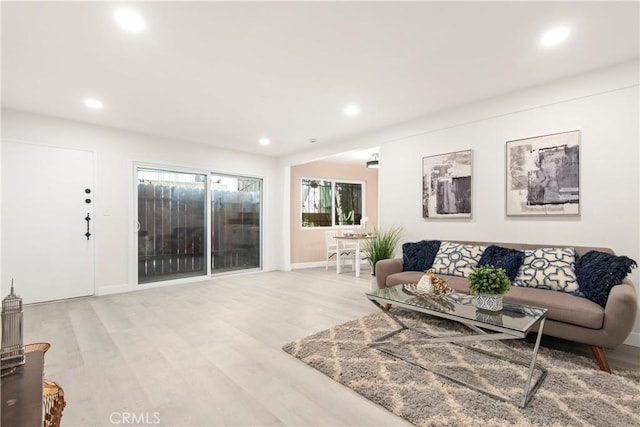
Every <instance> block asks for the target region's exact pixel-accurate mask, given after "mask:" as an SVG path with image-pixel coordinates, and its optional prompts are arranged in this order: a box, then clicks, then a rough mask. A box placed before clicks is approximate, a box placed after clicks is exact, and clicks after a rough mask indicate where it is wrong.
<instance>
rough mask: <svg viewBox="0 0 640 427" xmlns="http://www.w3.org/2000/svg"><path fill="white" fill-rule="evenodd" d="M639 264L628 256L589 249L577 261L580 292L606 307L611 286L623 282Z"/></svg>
mask: <svg viewBox="0 0 640 427" xmlns="http://www.w3.org/2000/svg"><path fill="white" fill-rule="evenodd" d="M637 266H638V265H637V264H636V262H635V261H634V260H632V259H631V258H629V257H626V256H616V255H612V254H608V253H605V252H599V251H589V252H587V253H586V254H584V255H583V256H581V257H580V258H578V261H577V262H576V276H577V277H578V286H579V287H580V289H579V290H578V292H579V293H581V294H583V295H584V296H585V297H587V298H588V299H590V300H591V301H593V302H595V303H598V304H600V305H601V306H602V307H604V306H606V305H607V300H608V299H609V292H610V291H611V288H613V287H614V286H615V285H617V284H619V283H620V282H622V281H623V280H624V278H625V277H627V275H628V274H629V273H631V269H632V268H635V267H637Z"/></svg>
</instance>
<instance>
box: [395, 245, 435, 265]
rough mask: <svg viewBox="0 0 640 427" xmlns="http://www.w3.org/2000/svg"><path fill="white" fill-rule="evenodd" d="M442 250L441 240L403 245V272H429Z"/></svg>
mask: <svg viewBox="0 0 640 427" xmlns="http://www.w3.org/2000/svg"><path fill="white" fill-rule="evenodd" d="M439 248H440V241H439V240H429V241H426V240H422V241H420V242H415V243H405V244H403V245H402V271H427V270H428V269H430V268H431V266H432V265H433V260H434V259H435V257H436V254H437V253H438V249H439Z"/></svg>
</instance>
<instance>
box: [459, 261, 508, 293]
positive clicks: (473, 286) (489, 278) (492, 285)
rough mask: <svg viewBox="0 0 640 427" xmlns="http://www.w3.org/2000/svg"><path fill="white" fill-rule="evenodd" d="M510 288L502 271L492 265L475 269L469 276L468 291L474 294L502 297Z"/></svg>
mask: <svg viewBox="0 0 640 427" xmlns="http://www.w3.org/2000/svg"><path fill="white" fill-rule="evenodd" d="M510 287H511V281H510V280H509V278H508V277H507V274H506V273H505V271H504V269H502V268H496V267H494V266H492V265H487V266H484V267H476V268H474V269H473V273H471V274H470V275H469V289H470V290H471V292H474V293H476V294H489V295H502V294H504V293H506V292H507V291H508V290H509V288H510Z"/></svg>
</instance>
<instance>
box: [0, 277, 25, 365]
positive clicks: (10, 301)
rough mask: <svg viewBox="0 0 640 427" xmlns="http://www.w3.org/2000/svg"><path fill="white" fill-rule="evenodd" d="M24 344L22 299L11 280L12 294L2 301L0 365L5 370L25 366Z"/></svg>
mask: <svg viewBox="0 0 640 427" xmlns="http://www.w3.org/2000/svg"><path fill="white" fill-rule="evenodd" d="M22 343H23V341H22V298H20V297H19V296H18V295H16V294H15V293H14V291H13V279H11V293H10V294H9V295H7V297H6V298H5V299H3V300H2V346H1V347H0V365H1V366H2V369H3V370H5V369H9V368H14V367H16V366H20V365H23V364H24V346H23V344H22Z"/></svg>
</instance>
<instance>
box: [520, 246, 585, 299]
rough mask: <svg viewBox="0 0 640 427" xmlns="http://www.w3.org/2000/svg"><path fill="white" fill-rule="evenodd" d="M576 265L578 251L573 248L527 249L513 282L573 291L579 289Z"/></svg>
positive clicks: (524, 285) (532, 286)
mask: <svg viewBox="0 0 640 427" xmlns="http://www.w3.org/2000/svg"><path fill="white" fill-rule="evenodd" d="M575 267H576V251H575V249H573V248H540V249H534V250H526V251H524V262H523V263H522V265H521V266H520V269H519V270H518V275H517V276H516V278H515V279H514V281H513V284H514V285H515V286H521V287H530V288H540V289H551V290H554V291H560V292H567V293H573V292H575V291H577V290H578V279H577V277H576V272H575Z"/></svg>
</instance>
